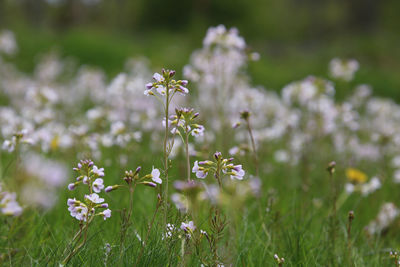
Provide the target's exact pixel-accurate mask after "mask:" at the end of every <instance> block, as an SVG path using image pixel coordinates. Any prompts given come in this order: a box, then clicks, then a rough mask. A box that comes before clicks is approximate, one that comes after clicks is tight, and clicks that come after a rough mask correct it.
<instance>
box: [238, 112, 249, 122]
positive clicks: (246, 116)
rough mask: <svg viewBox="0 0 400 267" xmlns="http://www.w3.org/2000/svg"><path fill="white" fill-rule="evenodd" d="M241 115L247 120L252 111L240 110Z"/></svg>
mask: <svg viewBox="0 0 400 267" xmlns="http://www.w3.org/2000/svg"><path fill="white" fill-rule="evenodd" d="M240 117H241V118H242V119H244V120H247V119H248V118H249V117H250V112H249V111H248V110H243V111H242V112H240Z"/></svg>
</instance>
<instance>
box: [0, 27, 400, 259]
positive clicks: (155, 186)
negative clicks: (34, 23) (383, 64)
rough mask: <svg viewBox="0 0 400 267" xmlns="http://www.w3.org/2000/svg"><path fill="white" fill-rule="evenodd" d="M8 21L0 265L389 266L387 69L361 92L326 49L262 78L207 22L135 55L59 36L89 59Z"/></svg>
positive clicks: (394, 137) (398, 125)
mask: <svg viewBox="0 0 400 267" xmlns="http://www.w3.org/2000/svg"><path fill="white" fill-rule="evenodd" d="M26 34H27V35H22V36H21V37H19V36H18V35H16V34H14V33H13V32H12V31H7V30H4V31H2V32H0V125H1V128H0V141H1V145H2V147H1V148H2V149H1V152H0V175H1V176H0V179H1V180H0V181H1V186H0V217H1V219H2V220H3V223H2V224H1V228H0V229H1V230H0V237H1V238H0V264H1V265H4V266H400V258H399V256H398V254H397V253H400V251H399V247H398V241H399V240H400V236H399V234H398V233H399V227H400V225H399V222H400V221H399V215H400V208H399V207H398V206H399V205H400V204H399V201H400V197H399V195H398V194H397V190H398V187H399V184H400V152H399V151H400V105H398V104H397V103H396V101H395V100H393V99H392V98H388V97H387V96H389V95H390V96H393V98H394V99H397V97H398V93H397V92H396V91H395V90H396V86H397V80H396V79H397V78H396V77H397V74H396V73H395V71H394V70H392V72H385V74H382V76H380V74H381V73H379V72H377V73H374V75H375V76H374V77H373V78H372V80H373V81H378V84H379V85H380V86H381V87H380V89H379V92H378V93H375V91H374V89H375V88H373V87H372V86H371V85H368V84H366V83H365V82H363V80H362V78H366V79H369V78H370V77H369V73H370V72H368V71H365V69H367V70H368V69H369V70H371V69H374V66H363V65H361V64H360V63H359V61H357V59H356V58H332V59H329V60H327V61H326V63H325V66H322V67H321V66H319V65H318V66H313V67H310V68H316V69H318V71H317V74H318V76H315V75H304V76H303V77H301V78H299V79H297V80H294V81H293V80H287V81H286V83H285V84H286V85H283V86H282V89H268V88H264V87H263V86H260V85H258V84H257V82H258V81H263V79H271V80H272V81H273V83H274V86H273V87H274V88H276V87H277V86H279V81H280V80H281V79H282V78H286V77H289V76H290V77H292V76H293V73H302V72H304V70H300V68H299V67H298V66H297V67H296V66H295V65H293V69H292V70H289V71H288V72H285V73H284V74H282V75H281V76H280V77H278V78H277V77H273V75H272V74H268V73H267V72H268V71H267V70H269V69H272V68H273V67H274V66H273V65H272V64H271V65H265V64H264V63H263V62H264V61H263V59H262V55H260V54H259V53H258V52H257V51H255V50H253V49H252V48H250V46H249V45H248V44H247V43H246V41H245V39H244V38H243V37H242V36H241V33H239V31H238V30H237V29H235V28H227V27H225V26H223V25H219V26H215V27H211V28H209V29H208V31H207V32H206V33H205V36H204V39H203V40H202V43H199V44H197V45H196V47H198V49H196V50H194V51H186V50H182V51H180V48H179V47H178V46H176V47H175V46H174V47H175V48H171V49H172V50H168V49H165V50H162V51H158V52H155V53H154V54H153V53H150V52H147V53H146V52H145V50H146V49H149V51H156V49H154V48H152V47H151V46H150V47H148V48H146V47H145V45H140V44H138V47H136V48H137V49H138V50H139V51H141V49H143V50H142V51H141V52H143V54H153V56H152V58H150V59H148V58H146V57H144V56H138V57H135V58H125V55H126V54H129V53H128V52H127V50H124V49H125V48H126V49H132V48H128V47H129V44H124V43H122V44H119V46H118V48H117V49H115V47H113V46H112V44H113V43H109V44H107V42H104V43H102V44H103V47H101V45H100V48H98V47H97V49H99V51H100V50H101V51H107V50H110V51H111V50H112V51H113V53H109V54H107V53H105V59H104V58H103V59H101V56H99V54H101V53H100V52H98V53H96V51H95V50H96V48H93V49H94V52H93V53H94V54H96V57H90V55H86V54H85V53H83V52H81V51H79V50H70V51H68V50H67V53H68V52H70V54H73V55H74V54H75V55H77V54H78V55H81V56H80V57H79V58H80V59H81V60H82V58H83V60H85V56H87V57H88V58H87V59H88V60H89V61H90V60H93V59H95V58H100V59H99V62H100V64H97V65H103V66H104V69H102V68H100V67H94V66H93V65H95V63H96V62H90V63H94V64H93V65H89V64H83V63H82V62H79V61H77V60H76V59H74V58H73V57H68V56H65V55H61V54H60V53H58V52H57V50H52V49H51V47H50V45H48V44H49V43H51V38H52V37H51V36H50V37H49V36H46V35H40V33H37V34H39V36H40V38H37V39H35V40H39V41H37V42H40V40H47V41H48V42H47V43H46V42H45V41H43V43H35V42H30V43H28V42H24V41H23V40H24V38H27V39H29V38H31V37H32V36H30V35H29V33H26ZM19 38H21V40H22V43H21V45H19V44H18V42H17V40H18V39H19ZM74 38H83V35H79V33H76V36H75V35H72V36H69V37H68V36H67V37H66V38H65V39H63V40H61V41H60V42H62V43H64V44H66V47H70V48H71V49H73V48H74V46H72V45H70V46H68V43H69V42H73V41H71V40H72V39H74ZM32 39H34V38H32ZM49 40H50V41H49ZM164 40H165V39H164ZM87 42H88V43H89V45H90V46H92V45H91V42H92V41H90V40H89V39H88V40H87ZM154 42H155V43H156V42H157V39H156V41H154ZM84 43H85V41H84ZM143 43H144V44H147V42H146V41H143ZM47 46H48V47H47ZM35 47H45V48H46V49H45V50H46V51H39V52H40V53H37V54H36V52H37V51H36V48H35ZM93 47H95V46H93ZM124 47H125V48H124ZM184 47H190V46H184ZM33 51H35V53H33ZM179 52H182V53H181V55H180V56H177V57H172V56H168V54H169V53H170V54H174V55H175V54H176V55H179ZM25 55H26V56H28V57H33V56H32V55H34V56H35V57H36V58H38V62H37V63H35V64H28V65H24V64H25V63H24V62H26V61H24V60H23V58H24V57H25ZM185 55H187V56H188V57H187V59H186V60H187V61H186V62H184V64H182V67H181V66H180V65H181V62H183V61H184V60H185ZM318 56H319V55H317V56H315V57H318ZM302 59H304V60H306V59H305V58H302ZM122 61H124V62H122ZM31 62H34V61H33V60H32V61H31ZM85 63H86V62H85ZM119 64H121V65H122V66H121V68H122V69H123V71H122V72H118V73H117V72H116V71H115V70H116V69H117V67H115V66H117V65H119ZM257 64H258V65H257ZM154 65H161V67H160V68H158V69H155V68H154V67H152V66H154ZM171 65H172V66H179V68H177V69H175V70H171V69H168V66H171ZM311 65H312V64H311V63H310V66H311ZM162 66H165V69H162ZM257 66H258V68H257ZM325 70H326V71H325ZM263 71H265V72H266V73H265V75H266V77H267V78H265V77H264V74H263V73H262V72H263ZM282 73H283V72H282ZM360 73H361V76H360ZM252 75H255V76H256V78H253V76H252ZM268 75H269V76H268ZM296 75H297V74H296ZM385 75H386V76H385ZM274 78H275V80H274ZM386 78H388V79H386ZM387 81H389V82H387ZM386 82H387V83H386ZM385 85H387V86H388V89H385V88H384V87H385Z"/></svg>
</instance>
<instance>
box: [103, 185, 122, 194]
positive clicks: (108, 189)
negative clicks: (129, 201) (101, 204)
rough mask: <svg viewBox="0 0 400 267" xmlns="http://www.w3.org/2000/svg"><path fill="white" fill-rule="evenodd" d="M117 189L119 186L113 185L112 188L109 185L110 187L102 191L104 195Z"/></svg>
mask: <svg viewBox="0 0 400 267" xmlns="http://www.w3.org/2000/svg"><path fill="white" fill-rule="evenodd" d="M118 187H120V186H119V185H113V186H111V185H110V186H107V187H106V189H104V191H105V192H106V193H110V192H111V191H113V190H115V189H117V188H118Z"/></svg>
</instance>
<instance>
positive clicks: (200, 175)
mask: <svg viewBox="0 0 400 267" xmlns="http://www.w3.org/2000/svg"><path fill="white" fill-rule="evenodd" d="M192 173H196V177H197V178H200V179H204V178H206V177H207V175H208V172H205V171H204V170H203V169H202V167H200V166H199V163H198V161H197V160H196V161H195V162H194V166H193V168H192Z"/></svg>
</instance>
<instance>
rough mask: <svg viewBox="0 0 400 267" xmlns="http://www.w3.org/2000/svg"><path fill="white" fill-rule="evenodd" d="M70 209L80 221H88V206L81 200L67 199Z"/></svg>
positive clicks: (72, 214)
mask: <svg viewBox="0 0 400 267" xmlns="http://www.w3.org/2000/svg"><path fill="white" fill-rule="evenodd" d="M67 205H68V211H69V212H70V213H71V216H72V217H74V218H76V219H77V220H79V221H86V216H87V213H88V208H87V206H86V205H85V204H83V203H82V202H80V201H77V200H76V199H75V198H74V199H71V198H69V199H68V200H67Z"/></svg>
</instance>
